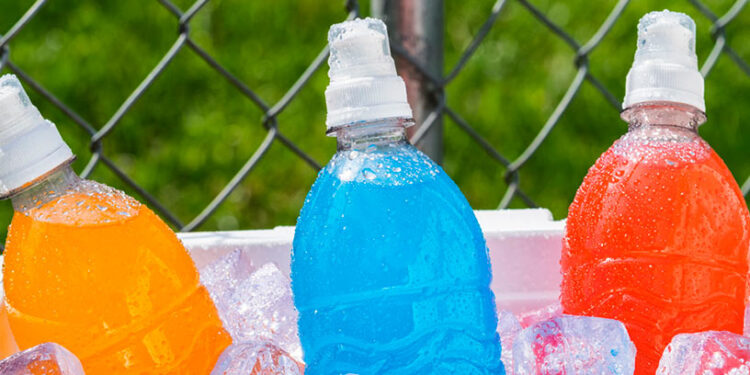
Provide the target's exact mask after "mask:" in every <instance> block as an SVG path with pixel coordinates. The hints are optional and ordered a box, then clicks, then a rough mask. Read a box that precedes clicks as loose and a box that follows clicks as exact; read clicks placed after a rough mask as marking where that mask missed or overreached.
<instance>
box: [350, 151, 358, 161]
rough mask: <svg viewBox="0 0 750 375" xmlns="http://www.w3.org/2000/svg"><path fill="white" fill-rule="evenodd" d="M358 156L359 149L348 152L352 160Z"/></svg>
mask: <svg viewBox="0 0 750 375" xmlns="http://www.w3.org/2000/svg"><path fill="white" fill-rule="evenodd" d="M357 156H359V151H351V152H349V160H354V159H356V158H357Z"/></svg>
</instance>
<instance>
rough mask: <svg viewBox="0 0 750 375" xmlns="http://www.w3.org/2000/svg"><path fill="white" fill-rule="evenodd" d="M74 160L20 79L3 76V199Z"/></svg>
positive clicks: (0, 168)
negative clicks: (31, 99)
mask: <svg viewBox="0 0 750 375" xmlns="http://www.w3.org/2000/svg"><path fill="white" fill-rule="evenodd" d="M72 158H73V153H72V152H71V151H70V148H69V147H68V145H67V144H65V141H63V139H62V137H61V136H60V133H59V132H58V131H57V128H56V127H55V125H54V124H53V123H51V122H49V121H47V120H45V119H44V118H42V115H41V114H40V113H39V110H37V109H36V107H34V105H33V104H31V101H30V100H29V97H28V96H27V95H26V92H25V91H24V90H23V87H22V86H21V82H19V81H18V78H16V76H14V75H11V74H7V75H4V76H2V77H0V198H5V197H7V196H8V195H10V194H12V193H14V192H16V191H17V190H18V189H19V188H21V187H23V186H24V185H27V184H28V183H30V182H32V181H34V180H36V179H38V178H39V177H41V176H44V175H45V174H47V173H49V172H50V171H52V170H53V169H55V168H57V167H59V166H60V165H61V164H63V163H65V162H66V161H68V160H71V159H72Z"/></svg>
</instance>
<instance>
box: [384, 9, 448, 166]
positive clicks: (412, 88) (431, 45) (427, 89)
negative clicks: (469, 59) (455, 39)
mask: <svg viewBox="0 0 750 375" xmlns="http://www.w3.org/2000/svg"><path fill="white" fill-rule="evenodd" d="M371 8H372V14H373V15H374V16H375V17H378V18H380V19H382V20H383V21H384V22H385V23H386V25H387V26H388V33H389V34H390V40H391V45H392V46H394V45H395V46H401V47H402V48H403V50H404V51H405V52H406V53H408V54H409V55H410V56H412V57H413V58H415V59H416V61H417V62H419V63H420V64H421V65H422V66H423V67H424V68H425V69H426V70H427V71H428V72H429V73H430V74H431V75H432V76H434V77H442V76H443V32H444V23H443V21H444V20H443V19H444V7H443V0H372V4H371ZM396 67H397V68H398V72H399V74H400V75H401V77H402V78H403V79H404V81H405V82H406V91H407V94H408V97H409V104H411V107H412V109H413V111H414V119H415V120H416V122H417V125H416V126H413V127H411V128H410V129H409V136H412V135H413V134H414V133H415V132H416V131H417V130H418V129H419V127H420V126H421V125H422V123H423V122H424V120H425V119H426V118H427V117H428V116H429V115H430V113H432V112H433V111H435V110H436V109H438V110H439V108H438V105H439V103H438V100H436V98H435V97H434V95H432V94H431V92H432V89H433V87H432V83H431V82H430V81H429V80H428V79H426V77H424V75H423V74H420V72H419V71H418V70H417V69H416V68H415V67H414V66H413V65H412V64H411V63H409V62H408V61H407V60H406V59H404V58H403V57H400V56H398V54H396ZM442 117H443V116H442V114H440V115H439V116H438V117H437V118H436V119H435V122H434V123H433V124H432V125H431V128H430V129H429V130H428V131H427V133H425V134H424V136H422V137H421V139H420V140H419V141H418V142H417V147H419V149H421V150H422V151H424V152H425V153H426V154H427V155H429V156H430V158H432V159H433V160H435V161H436V162H438V163H440V162H441V161H442V157H443V120H442Z"/></svg>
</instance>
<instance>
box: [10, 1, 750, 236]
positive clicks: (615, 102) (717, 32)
mask: <svg viewBox="0 0 750 375" xmlns="http://www.w3.org/2000/svg"><path fill="white" fill-rule="evenodd" d="M144 1H145V0H144ZM153 1H158V2H159V3H160V4H161V5H162V6H163V7H164V8H165V9H166V10H167V11H169V12H170V13H171V14H172V15H173V16H174V20H175V22H176V24H177V27H178V32H177V37H176V39H175V41H174V43H173V44H172V46H171V48H169V49H168V50H167V51H166V52H165V53H164V55H163V57H162V58H161V60H160V61H159V62H158V64H156V65H155V66H154V67H153V68H152V69H151V71H150V72H149V73H148V75H146V76H145V77H144V78H143V80H142V81H141V82H140V84H139V85H138V86H137V88H136V89H135V90H134V91H132V93H131V94H130V95H129V96H128V97H127V99H126V100H125V101H124V102H122V104H121V105H120V106H119V108H118V109H117V110H116V111H115V112H114V113H113V114H112V115H111V117H110V118H109V120H108V121H106V123H104V124H103V125H101V126H97V125H96V124H92V123H91V122H89V121H88V120H87V119H85V118H83V117H82V116H80V115H79V114H77V113H76V112H75V111H74V110H73V109H71V107H70V106H68V105H66V103H64V102H63V101H62V100H60V99H59V98H58V97H56V96H55V94H54V93H53V92H51V91H50V90H48V89H46V88H45V87H44V86H43V85H41V84H40V83H39V82H38V81H36V80H35V79H34V77H32V76H31V75H30V74H27V73H25V72H24V70H23V67H22V66H19V65H17V64H16V63H15V62H14V59H13V54H12V53H11V47H12V45H13V42H14V39H15V38H16V37H17V36H18V35H19V34H21V33H23V30H24V27H25V26H26V25H27V24H28V23H29V22H30V21H31V20H33V19H34V17H35V16H36V15H38V14H39V12H42V11H43V10H44V8H45V5H46V4H47V3H48V1H47V0H37V1H35V2H34V3H33V5H31V7H29V8H28V10H27V11H26V13H25V14H23V16H22V17H21V18H19V19H18V20H17V22H15V24H14V25H13V26H12V27H11V28H10V29H9V30H7V31H5V32H4V33H3V34H2V36H0V70H5V72H8V71H9V72H12V73H14V74H16V75H17V76H18V77H19V78H20V79H21V80H22V82H24V84H26V85H27V87H30V88H31V89H33V90H35V91H36V92H37V93H38V94H39V95H41V96H42V97H44V98H45V99H46V100H47V101H49V102H50V103H51V104H53V105H54V106H55V107H57V108H59V110H60V111H62V113H64V114H65V115H66V116H67V117H68V118H69V119H70V121H71V122H72V123H74V124H77V125H78V126H79V127H80V128H81V129H83V130H84V131H85V132H86V134H88V136H89V137H90V150H91V157H90V159H89V160H88V162H87V164H86V167H85V168H84V169H83V171H82V173H81V175H82V176H83V177H87V176H89V175H90V174H91V173H92V171H94V169H95V168H102V167H104V168H108V169H109V170H111V171H112V172H113V173H114V174H115V175H116V176H117V177H119V179H121V180H122V181H123V182H124V183H125V184H126V185H127V186H129V187H130V188H132V189H133V190H134V191H135V192H137V194H138V195H140V197H141V198H142V199H144V200H145V201H146V202H147V203H148V204H149V205H150V206H151V207H152V208H153V209H154V210H156V211H157V212H158V213H159V214H160V215H161V216H162V217H163V218H165V219H166V220H167V221H168V222H169V223H170V224H172V225H173V226H174V227H175V228H177V229H179V230H181V231H192V230H195V229H197V228H199V227H200V226H201V225H202V224H203V223H204V222H205V221H206V220H207V219H208V218H209V217H210V216H211V215H212V214H213V213H214V212H215V211H216V210H217V208H218V207H219V206H220V205H222V204H224V203H225V201H226V200H227V198H228V197H229V195H230V194H231V193H232V191H233V190H235V189H236V188H237V187H238V186H239V185H240V184H241V183H242V182H243V181H244V180H245V179H246V178H247V177H248V175H250V174H251V173H252V172H253V170H254V168H255V167H256V166H257V165H258V163H259V162H260V161H261V160H262V159H263V158H264V157H265V156H266V155H267V151H268V150H269V148H270V147H271V146H272V144H274V143H277V144H280V145H283V146H284V147H285V148H286V149H288V151H289V152H291V153H293V154H294V155H296V156H297V157H298V159H299V162H301V163H305V164H307V165H309V167H310V168H312V169H314V170H318V169H320V168H321V165H320V163H319V162H318V161H316V160H315V159H314V158H313V157H311V156H310V155H309V154H308V153H306V152H305V151H304V150H303V149H302V148H301V147H299V146H298V145H297V144H295V143H294V142H292V141H291V140H290V139H289V138H288V137H287V136H285V134H284V133H283V132H282V130H281V129H280V127H279V120H278V118H279V115H280V114H281V113H282V112H284V111H285V109H286V108H288V106H289V104H290V103H292V102H293V101H295V100H297V99H298V94H299V93H300V90H302V88H304V87H305V86H306V85H307V84H308V82H309V80H310V79H311V77H312V75H313V74H314V73H316V72H317V71H318V70H320V69H321V68H322V67H324V66H325V65H326V59H327V56H328V49H327V47H322V49H321V51H320V53H319V54H318V55H317V56H316V57H315V58H314V59H313V61H312V62H311V63H310V64H309V66H308V67H307V69H305V70H304V72H303V73H302V74H301V75H300V76H299V77H298V78H297V80H296V82H294V84H293V85H292V86H291V87H289V89H288V90H287V91H286V94H285V95H283V97H281V99H280V100H278V101H277V102H275V103H271V102H269V101H267V100H265V99H263V98H262V97H261V96H260V95H259V94H257V91H256V90H254V88H252V87H250V86H249V85H248V84H246V83H245V82H243V81H242V80H241V79H239V78H237V76H236V75H235V74H233V73H232V72H230V70H229V69H227V68H226V67H225V66H224V65H222V63H221V62H220V61H218V59H216V58H215V57H213V56H212V55H211V54H209V53H208V52H207V51H206V50H205V49H203V48H202V47H201V46H200V45H199V44H198V43H196V42H195V40H194V38H193V37H192V35H191V21H192V20H193V19H194V18H195V16H196V15H197V14H199V13H200V12H201V11H202V9H204V6H205V5H206V4H207V3H208V0H198V1H196V2H195V3H193V4H192V6H190V7H189V8H188V9H180V8H179V7H178V6H176V5H175V4H174V3H172V2H170V1H169V0H153ZM686 2H688V3H689V4H691V6H693V7H694V8H695V9H697V11H698V12H699V13H700V14H702V15H703V16H705V17H706V18H707V19H708V20H710V22H711V23H712V25H713V26H712V28H711V30H710V33H711V36H712V38H713V41H714V44H713V46H712V47H711V52H710V54H709V55H708V57H707V58H706V59H705V61H702V64H701V73H702V74H703V75H704V76H706V77H709V75H710V74H711V72H712V69H713V68H714V66H715V65H716V62H717V60H718V59H720V58H721V57H722V56H726V57H727V58H729V59H730V60H731V61H732V62H733V63H734V64H736V65H737V66H738V67H739V69H740V70H741V71H742V72H744V74H745V77H742V79H747V78H750V65H748V63H747V62H746V61H745V60H743V59H742V58H741V57H740V55H739V54H738V53H737V52H736V51H735V49H733V48H732V46H731V45H730V44H729V43H728V39H727V34H726V29H727V26H728V25H729V24H730V23H732V21H733V20H735V19H736V18H737V16H738V15H740V13H741V11H742V10H743V8H745V5H746V3H747V0H737V1H736V2H734V3H733V5H732V6H731V7H730V8H729V10H728V11H727V12H726V13H725V14H721V15H718V14H715V13H714V12H713V11H712V10H711V9H709V8H708V7H707V6H706V5H704V3H702V2H701V1H699V0H686ZM404 3H411V4H410V5H409V6H407V7H404V6H403V5H404ZM417 3H421V6H422V7H429V6H432V5H434V4H440V5H438V6H440V7H442V1H441V2H439V3H437V2H435V3H432V2H430V0H402V1H387V0H385V1H381V2H379V3H378V4H379V5H378V6H380V7H386V8H388V7H401V9H405V10H404V11H406V10H408V9H410V8H413V6H414V5H415V4H417ZM509 3H516V4H515V5H519V6H521V7H522V8H523V9H524V10H525V11H527V12H528V14H530V15H531V16H533V17H534V18H535V19H536V20H537V21H538V26H539V27H540V28H543V29H544V30H547V31H548V32H549V33H552V34H554V35H555V36H556V37H557V38H559V39H560V40H562V41H563V42H564V43H565V44H567V45H568V46H569V47H570V50H571V52H572V54H571V56H573V57H574V58H573V59H572V64H574V66H575V69H576V73H575V76H574V77H573V79H572V81H570V84H569V86H568V88H567V91H566V92H565V93H564V95H563V96H562V98H561V99H560V100H559V102H558V103H557V105H556V107H555V108H554V110H553V111H552V112H551V113H550V114H549V116H548V118H547V121H546V122H545V123H544V125H543V126H542V127H541V128H540V129H541V130H539V132H538V133H537V135H536V137H535V138H533V140H532V141H531V142H530V143H529V144H528V145H527V146H526V147H525V149H524V150H523V152H521V153H520V154H519V155H518V156H516V157H509V156H507V155H505V154H504V153H503V152H502V150H499V149H498V148H497V147H495V146H493V144H492V143H491V142H490V141H488V140H487V138H486V137H485V136H484V135H483V134H481V133H480V131H478V130H476V128H475V127H474V126H472V124H470V123H469V121H467V120H465V119H464V117H462V115H461V114H460V113H459V111H458V110H456V109H455V108H454V107H452V106H451V105H450V104H449V102H448V100H447V99H446V89H447V87H448V86H449V85H450V84H451V83H452V82H454V81H456V80H460V79H461V76H462V75H461V73H462V72H463V71H464V68H465V67H466V65H467V63H469V62H470V61H471V60H472V57H473V56H474V55H475V52H476V51H477V49H478V48H479V47H480V45H482V43H483V41H484V40H485V38H486V37H487V35H488V34H489V33H490V31H491V30H492V29H493V27H494V26H495V25H496V23H497V21H498V19H499V18H500V17H502V16H503V14H504V12H505V11H506V8H507V7H508V4H509ZM613 3H614V5H613V6H612V8H611V11H610V12H609V16H608V17H607V18H606V19H605V20H604V22H603V23H601V25H600V26H599V27H598V30H597V31H596V32H595V33H594V34H593V35H592V36H591V37H590V38H589V39H588V40H585V41H579V40H576V39H575V38H574V37H573V36H571V34H570V33H569V32H567V31H566V30H565V29H563V28H562V27H560V26H558V25H557V24H555V22H553V21H552V20H551V19H550V18H548V17H546V16H545V14H544V12H542V11H540V10H539V9H538V8H537V7H536V6H535V5H534V4H532V3H531V2H529V1H527V0H499V1H497V2H496V3H494V6H493V7H492V10H491V12H490V13H489V14H488V15H487V17H486V20H485V21H484V23H483V24H482V25H481V27H479V28H478V31H476V33H475V35H474V37H473V40H472V41H471V43H470V44H469V45H468V47H466V49H465V50H464V51H463V53H462V54H461V55H460V58H459V59H458V60H457V63H456V64H455V65H454V66H452V67H451V68H450V69H448V70H447V73H445V74H440V73H439V72H438V73H436V72H435V69H434V68H433V67H429V66H426V65H425V60H424V59H423V58H420V57H418V56H414V55H413V53H411V52H410V51H409V48H406V47H404V46H403V45H401V44H400V43H399V41H398V40H395V41H394V40H392V49H393V52H394V54H395V56H397V58H398V59H399V63H400V65H399V66H400V67H403V66H404V64H407V65H409V66H411V68H412V69H410V70H409V71H410V72H412V73H404V72H403V71H402V74H411V75H412V76H410V77H406V78H407V82H408V81H412V82H414V81H417V82H419V83H420V84H421V85H422V88H423V89H422V90H421V91H420V95H424V96H425V97H424V98H413V97H410V101H418V100H427V101H428V102H429V103H431V104H430V108H429V111H426V112H425V113H423V114H422V115H421V116H419V117H421V118H417V120H418V126H417V127H415V128H416V131H414V132H412V133H411V141H412V142H413V143H415V144H417V145H418V146H420V147H421V148H423V149H429V148H430V147H431V146H430V145H429V144H426V143H425V142H426V141H428V138H431V139H432V140H431V141H430V142H433V143H434V142H435V137H434V136H432V137H428V136H427V135H428V134H430V132H433V133H434V132H435V131H436V129H437V131H439V132H442V129H440V127H442V120H443V118H446V119H448V120H449V121H447V122H448V123H450V124H453V125H455V126H457V127H458V128H459V129H460V130H461V131H463V132H465V133H466V134H467V135H468V136H469V137H470V138H471V139H473V141H474V142H475V143H476V145H477V146H479V148H481V149H482V150H484V152H486V153H487V154H488V155H489V156H490V157H491V158H492V159H493V160H494V161H496V162H497V163H499V164H500V165H501V166H502V167H503V168H504V169H505V182H506V184H507V186H506V188H505V191H504V193H502V195H501V196H498V207H499V208H506V207H508V206H509V205H510V204H511V201H513V200H514V199H519V200H520V201H521V202H523V203H524V204H525V205H526V206H529V207H536V206H537V203H536V202H537V199H535V198H536V197H532V196H530V194H528V193H526V192H525V191H524V189H522V187H521V175H522V171H523V169H524V166H525V165H526V164H527V162H528V161H529V159H530V158H532V157H533V156H534V155H535V153H536V152H537V151H538V150H539V149H540V148H541V147H543V146H544V144H545V140H547V139H548V137H549V136H550V133H551V132H552V130H553V129H554V128H555V126H556V125H557V124H558V123H559V120H560V118H561V117H562V116H563V115H564V114H565V113H566V111H567V110H568V109H569V107H570V104H571V102H572V101H573V99H574V98H575V97H576V95H577V94H578V93H579V91H580V90H581V88H582V86H584V85H586V84H589V85H591V86H592V87H593V88H594V89H595V90H596V91H597V92H598V93H600V94H601V96H602V97H603V98H604V99H605V100H606V102H607V103H609V105H610V107H611V110H612V111H613V112H619V111H620V109H621V103H620V100H619V95H615V94H614V93H613V92H611V91H610V90H609V89H608V88H607V87H605V85H604V84H603V83H602V81H601V80H599V79H598V78H597V77H596V76H595V75H594V74H593V73H592V71H591V69H590V61H589V56H590V55H591V53H592V52H593V51H594V50H596V49H597V47H598V46H599V45H600V43H601V42H602V40H604V39H605V37H606V36H607V34H608V32H609V31H610V30H611V29H612V27H613V26H614V25H615V24H616V23H617V22H618V20H619V19H620V18H621V15H622V14H623V12H624V11H625V9H626V8H627V6H628V4H629V3H630V1H628V0H619V1H616V2H613ZM360 5H361V4H360V2H358V1H356V0H350V1H347V2H346V3H345V11H342V14H341V20H342V21H343V20H344V19H352V18H355V17H358V16H360ZM393 11H398V9H396V10H394V9H390V10H389V9H386V12H385V13H386V14H391V15H392V14H393ZM432 14H439V16H440V17H442V11H440V12H432ZM0 17H6V15H0ZM394 25H395V27H398V23H393V22H390V23H389V27H391V32H392V33H394V31H395V32H396V33H403V32H407V31H404V30H394V29H393V27H394ZM632 26H633V30H634V26H635V25H632ZM402 37H403V35H402ZM392 39H393V38H392ZM438 40H439V41H440V42H441V43H442V38H438ZM433 47H434V46H433ZM437 48H442V46H438V47H437ZM628 48H630V49H632V46H628ZM702 48H705V46H704V47H702ZM182 50H188V51H190V52H191V53H193V54H195V56H197V57H199V58H200V59H201V60H203V61H204V62H205V64H207V65H208V66H209V67H210V68H211V69H212V70H213V71H214V72H215V74H216V75H217V76H218V77H221V78H223V79H224V80H226V82H228V83H229V84H231V85H232V86H233V87H234V88H236V92H237V95H241V96H243V97H244V98H245V99H246V100H248V101H249V102H251V103H253V105H255V106H257V107H258V108H259V109H260V110H261V111H262V112H263V114H264V115H263V119H262V121H260V123H259V124H258V126H262V127H263V128H264V129H265V130H264V131H265V138H264V139H263V140H262V142H261V143H260V145H259V146H258V147H257V149H255V151H254V152H253V153H252V155H251V156H250V157H249V158H248V159H247V161H246V162H245V163H244V165H243V166H242V167H241V168H240V169H239V170H238V171H237V172H236V173H235V174H234V176H231V177H230V176H227V182H226V185H225V186H224V188H223V189H222V190H221V191H220V192H219V193H218V194H217V195H216V196H215V197H213V199H212V200H210V201H208V200H207V204H206V206H205V208H204V209H203V210H202V211H201V212H199V213H197V215H196V216H195V217H193V218H191V219H190V220H187V221H184V220H183V219H182V218H179V217H177V215H175V214H174V213H173V212H171V211H170V209H169V208H168V207H166V206H165V205H163V204H162V203H161V202H160V201H159V200H158V199H157V198H156V197H155V196H154V195H152V194H151V193H150V192H149V191H147V190H146V189H144V188H142V187H141V186H140V185H139V184H138V182H137V181H135V180H134V179H133V178H131V177H130V176H129V175H128V174H127V173H126V172H125V171H124V169H123V168H121V167H119V166H118V165H117V164H116V163H115V162H114V161H113V159H112V158H110V157H109V156H108V154H107V149H106V148H105V147H104V145H103V140H104V139H105V138H107V137H110V136H111V135H112V134H113V131H114V130H115V129H116V128H117V127H118V125H119V124H120V123H121V120H122V119H123V117H125V116H127V115H128V113H129V112H130V111H131V109H132V108H133V106H134V104H135V103H136V102H137V101H138V100H139V98H141V96H142V95H143V94H144V93H145V92H146V91H148V90H149V88H150V87H151V86H152V85H153V84H154V82H155V81H157V80H159V78H160V77H161V76H162V74H163V73H164V71H165V69H166V68H167V67H168V66H169V65H170V64H171V63H172V62H173V60H174V59H175V56H176V55H177V54H178V52H180V51H182ZM428 63H429V61H428ZM441 65H442V64H441ZM401 70H403V69H401ZM440 70H442V69H440ZM436 124H438V125H436ZM448 126H451V125H448ZM438 139H439V138H438ZM433 146H434V145H433ZM439 151H440V150H439ZM439 151H438V152H439ZM433 152H434V151H433ZM433 156H436V157H439V155H433ZM446 158H450V155H447V156H446ZM742 191H743V193H744V194H748V191H750V178H748V179H746V180H745V182H744V184H743V185H742Z"/></svg>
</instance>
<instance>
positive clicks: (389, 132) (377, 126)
mask: <svg viewBox="0 0 750 375" xmlns="http://www.w3.org/2000/svg"><path fill="white" fill-rule="evenodd" d="M411 121H412V120H411V119H406V118H391V119H383V120H377V121H370V122H365V123H358V124H356V125H352V126H347V127H342V128H339V129H336V130H334V131H333V133H334V134H335V136H336V138H337V140H338V151H347V150H356V151H360V150H366V149H367V148H368V147H372V146H375V147H378V146H382V145H386V144H392V143H402V142H403V143H406V142H407V140H406V126H407V125H409V124H410V122H411Z"/></svg>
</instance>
